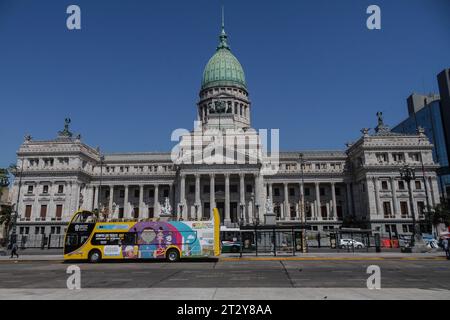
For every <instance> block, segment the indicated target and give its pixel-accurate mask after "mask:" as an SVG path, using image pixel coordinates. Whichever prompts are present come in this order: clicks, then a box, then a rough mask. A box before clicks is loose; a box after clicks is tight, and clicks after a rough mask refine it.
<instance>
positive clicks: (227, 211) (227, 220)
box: [224, 173, 231, 223]
mask: <svg viewBox="0 0 450 320" xmlns="http://www.w3.org/2000/svg"><path fill="white" fill-rule="evenodd" d="M224 222H225V223H231V217H230V174H228V173H225V220H224Z"/></svg>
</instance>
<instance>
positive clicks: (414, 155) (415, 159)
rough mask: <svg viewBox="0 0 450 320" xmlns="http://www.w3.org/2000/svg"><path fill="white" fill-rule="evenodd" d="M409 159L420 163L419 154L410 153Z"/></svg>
mask: <svg viewBox="0 0 450 320" xmlns="http://www.w3.org/2000/svg"><path fill="white" fill-rule="evenodd" d="M409 157H410V158H411V161H414V162H419V161H420V154H419V153H410V154H409Z"/></svg>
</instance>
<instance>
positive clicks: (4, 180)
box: [0, 168, 9, 199]
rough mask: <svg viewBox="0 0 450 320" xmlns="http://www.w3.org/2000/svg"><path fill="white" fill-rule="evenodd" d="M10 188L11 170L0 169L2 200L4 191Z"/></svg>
mask: <svg viewBox="0 0 450 320" xmlns="http://www.w3.org/2000/svg"><path fill="white" fill-rule="evenodd" d="M8 186H9V170H8V169H3V168H0V199H1V197H2V195H3V189H4V188H7V187H8Z"/></svg>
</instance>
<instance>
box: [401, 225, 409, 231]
mask: <svg viewBox="0 0 450 320" xmlns="http://www.w3.org/2000/svg"><path fill="white" fill-rule="evenodd" d="M402 230H403V232H404V233H406V232H408V225H407V224H402Z"/></svg>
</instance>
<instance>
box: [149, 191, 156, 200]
mask: <svg viewBox="0 0 450 320" xmlns="http://www.w3.org/2000/svg"><path fill="white" fill-rule="evenodd" d="M148 197H149V198H154V197H155V190H154V189H152V190H149V191H148Z"/></svg>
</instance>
